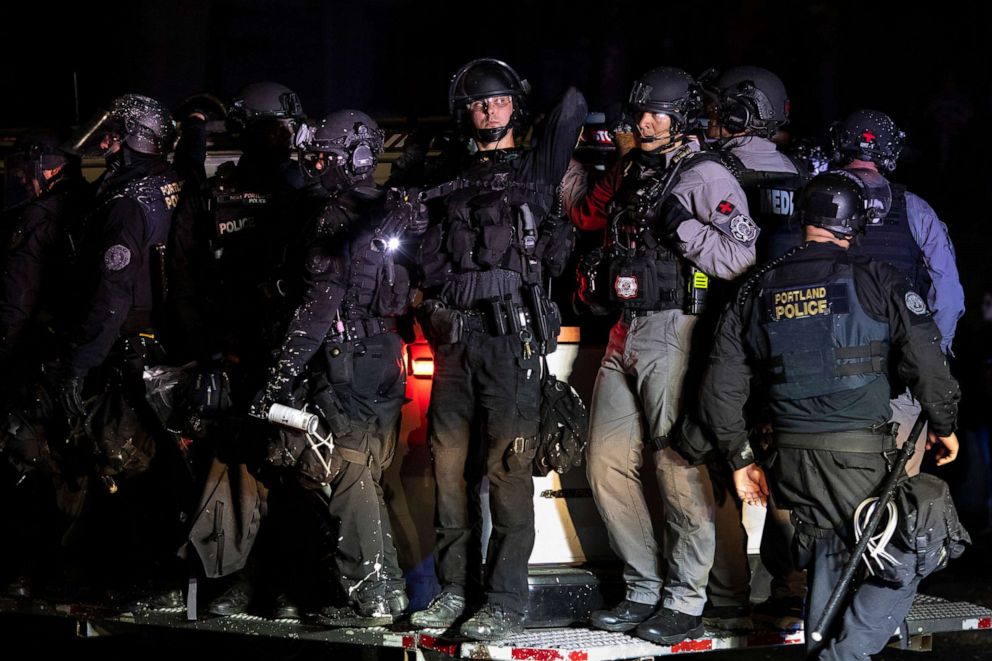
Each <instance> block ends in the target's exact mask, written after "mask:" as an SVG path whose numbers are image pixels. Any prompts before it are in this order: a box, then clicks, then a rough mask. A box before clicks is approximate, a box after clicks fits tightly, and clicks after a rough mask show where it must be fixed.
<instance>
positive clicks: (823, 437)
mask: <svg viewBox="0 0 992 661" xmlns="http://www.w3.org/2000/svg"><path fill="white" fill-rule="evenodd" d="M898 429H899V423H897V422H889V423H886V424H884V425H881V426H880V427H877V428H874V427H873V428H869V429H859V430H855V431H840V432H827V433H817V434H798V433H795V432H776V433H775V445H776V446H777V447H778V448H779V449H782V448H789V449H794V450H827V451H829V452H855V453H859V454H881V453H883V452H889V451H891V450H895V449H896V432H897V431H898Z"/></svg>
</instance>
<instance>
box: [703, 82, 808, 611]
mask: <svg viewBox="0 0 992 661" xmlns="http://www.w3.org/2000/svg"><path fill="white" fill-rule="evenodd" d="M702 84H703V86H704V89H705V90H706V94H707V97H708V104H707V114H708V115H709V122H708V124H707V128H706V137H707V138H708V139H710V140H712V141H713V144H715V145H716V147H717V149H718V150H719V153H720V156H721V158H722V160H723V163H724V165H726V166H727V168H728V169H729V170H730V171H731V172H732V173H733V174H734V176H735V177H737V180H738V181H739V182H740V184H741V188H743V189H744V192H745V193H746V194H747V201H748V208H749V209H750V211H751V215H752V216H753V218H754V219H755V221H756V222H757V223H758V226H759V227H761V238H760V240H759V241H758V244H757V256H758V262H759V263H761V262H764V261H767V260H769V259H774V258H776V257H779V256H781V255H783V254H784V253H785V252H787V251H788V250H790V249H791V248H794V247H796V246H798V245H799V244H800V243H801V242H802V228H800V227H799V225H798V224H797V223H795V222H794V221H793V220H792V217H793V203H794V198H795V195H796V194H797V192H798V191H799V190H800V189H801V188H802V186H803V185H804V184H805V183H806V181H807V180H808V179H809V174H808V172H807V171H806V166H805V165H804V164H803V163H802V162H801V161H799V160H797V159H794V158H792V157H791V156H789V155H787V154H784V153H782V152H780V151H779V150H778V148H777V147H776V145H775V143H774V142H772V140H771V139H772V138H773V137H774V135H775V133H776V131H778V130H779V128H780V127H782V126H784V125H785V124H786V123H787V122H788V120H789V97H788V94H787V92H786V89H785V84H784V83H783V82H782V80H781V79H780V78H779V77H778V76H776V75H775V74H774V73H772V72H771V71H769V70H767V69H763V68H761V67H755V66H737V67H731V68H730V69H727V70H726V71H724V72H722V73H718V72H716V71H715V70H711V71H710V72H707V73H706V74H703V77H702ZM721 463H722V462H721ZM716 470H720V471H726V467H725V466H719V467H717V468H716ZM791 537H792V527H791V524H790V523H789V513H788V512H787V511H784V510H780V509H779V508H777V507H775V505H774V503H771V504H769V506H768V513H767V515H766V517H765V526H764V530H763V531H762V535H761V558H762V562H763V563H764V565H765V567H766V568H767V569H768V571H769V572H770V573H771V575H772V582H771V597H770V599H769V601H767V602H765V603H763V604H761V605H759V606H758V607H756V609H755V616H756V617H762V618H764V619H766V620H767V621H769V622H770V623H771V624H772V625H773V626H776V627H783V626H790V625H795V624H798V622H799V618H800V616H801V614H802V600H803V598H804V597H805V583H806V580H805V577H804V576H803V575H802V572H799V571H797V570H796V569H795V567H793V566H792V563H791V553H790V552H789V547H788V540H789V539H791ZM746 544H747V540H746V534H745V531H744V528H743V526H742V525H741V512H740V503H739V502H738V501H737V500H736V499H734V498H733V497H730V498H723V499H722V501H721V502H720V504H719V505H718V508H717V550H716V557H715V559H714V564H713V572H712V573H711V575H710V585H709V588H710V608H708V609H707V613H706V616H707V619H708V620H710V621H711V623H713V624H715V625H717V626H732V625H734V624H736V622H735V620H736V618H734V617H729V618H728V617H726V616H733V615H735V614H737V615H740V614H744V613H745V612H746V611H747V610H748V607H749V592H750V590H749V584H750V572H749V570H748V565H747V557H746V554H745V553H744V552H743V551H742V549H743V548H746ZM715 616H723V617H715Z"/></svg>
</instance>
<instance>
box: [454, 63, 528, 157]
mask: <svg viewBox="0 0 992 661" xmlns="http://www.w3.org/2000/svg"><path fill="white" fill-rule="evenodd" d="M529 92H530V84H529V83H528V82H527V81H526V80H523V79H521V78H520V76H518V75H517V72H516V71H514V70H513V68H512V67H510V65H508V64H507V63H506V62H502V61H501V60H496V59H493V58H488V57H486V58H480V59H477V60H472V61H471V62H469V63H468V64H466V65H465V66H463V67H462V68H461V69H459V70H458V71H457V73H455V75H454V76H452V78H451V84H450V85H448V111H449V112H450V113H451V115H452V117H454V119H455V122H456V123H457V124H458V126H459V128H460V129H461V130H462V131H465V132H468V133H469V134H470V135H471V137H473V138H475V139H476V140H478V141H479V142H482V143H485V144H492V143H494V142H498V141H499V140H501V139H502V138H503V137H504V136H505V135H506V134H507V133H508V132H509V130H510V129H511V128H515V127H517V126H520V125H522V124H523V122H524V121H525V120H526V117H527V110H526V102H527V94H528V93H529ZM507 100H509V101H510V102H512V103H513V114H512V115H511V116H510V120H509V121H508V122H507V124H506V126H502V127H497V128H484V129H477V128H475V126H474V125H473V124H472V117H471V111H472V109H473V108H474V106H473V104H477V105H478V106H479V108H480V109H482V110H484V111H486V112H488V110H489V105H490V104H492V103H498V104H505V103H506V102H507Z"/></svg>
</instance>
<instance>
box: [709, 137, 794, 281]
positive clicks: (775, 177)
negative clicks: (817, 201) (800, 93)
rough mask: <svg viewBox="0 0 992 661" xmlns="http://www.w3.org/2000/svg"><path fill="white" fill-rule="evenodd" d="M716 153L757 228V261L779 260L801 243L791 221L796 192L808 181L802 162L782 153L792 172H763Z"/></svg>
mask: <svg viewBox="0 0 992 661" xmlns="http://www.w3.org/2000/svg"><path fill="white" fill-rule="evenodd" d="M719 153H720V159H721V162H722V163H723V164H724V166H726V168H727V169H728V170H730V172H731V173H732V174H733V175H734V177H736V178H737V181H738V182H739V183H740V185H741V188H743V189H744V193H745V195H747V207H748V210H749V211H750V212H751V217H752V218H753V219H754V220H755V221H756V222H757V223H758V226H759V227H760V228H761V234H760V236H759V238H758V245H757V254H758V262H763V261H767V260H769V259H775V258H776V257H780V256H782V255H784V254H785V253H786V252H788V251H789V250H791V249H792V248H795V247H796V246H798V245H799V244H801V243H802V242H803V228H802V226H801V225H800V224H799V222H798V220H797V219H794V218H793V212H794V210H795V207H794V204H795V199H796V193H797V192H798V191H799V190H800V189H802V187H803V186H805V185H806V182H807V181H809V176H808V175H807V174H806V169H805V168H804V167H803V165H802V163H800V162H798V161H797V160H796V159H794V158H792V157H791V156H788V155H787V154H783V156H786V158H788V159H789V160H790V161H791V162H792V164H793V166H794V167H795V168H796V172H765V171H763V170H752V169H750V168H748V167H746V166H745V165H744V163H743V162H742V161H741V159H740V158H738V157H737V156H736V155H735V154H734V153H733V152H732V151H731V150H725V151H721V152H719Z"/></svg>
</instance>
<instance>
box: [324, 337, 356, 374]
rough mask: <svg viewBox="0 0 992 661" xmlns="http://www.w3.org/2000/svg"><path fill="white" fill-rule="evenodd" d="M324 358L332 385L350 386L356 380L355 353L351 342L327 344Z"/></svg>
mask: <svg viewBox="0 0 992 661" xmlns="http://www.w3.org/2000/svg"><path fill="white" fill-rule="evenodd" d="M324 357H325V359H326V361H327V376H328V378H329V379H330V382H331V384H332V385H341V384H350V383H351V382H352V381H353V380H354V378H355V353H354V351H353V350H352V346H351V343H349V342H326V343H325V344H324Z"/></svg>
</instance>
